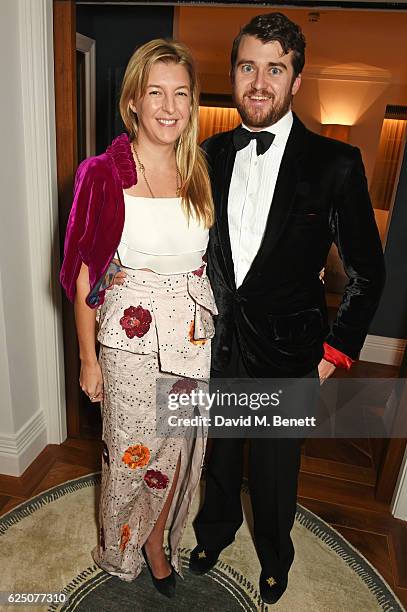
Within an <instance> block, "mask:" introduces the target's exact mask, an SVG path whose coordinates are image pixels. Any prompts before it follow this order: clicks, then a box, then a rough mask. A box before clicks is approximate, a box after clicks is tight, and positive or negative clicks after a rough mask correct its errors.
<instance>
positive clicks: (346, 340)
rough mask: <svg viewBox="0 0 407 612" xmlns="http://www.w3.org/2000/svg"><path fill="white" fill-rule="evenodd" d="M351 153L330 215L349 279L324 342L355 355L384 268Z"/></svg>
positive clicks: (357, 161) (360, 171)
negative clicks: (350, 158) (334, 208)
mask: <svg viewBox="0 0 407 612" xmlns="http://www.w3.org/2000/svg"><path fill="white" fill-rule="evenodd" d="M352 153H353V157H354V159H353V160H352V161H351V163H350V164H349V167H348V171H347V174H346V176H345V179H344V181H343V185H342V189H341V193H340V195H339V199H338V202H337V206H336V211H335V214H334V218H333V234H334V241H335V244H336V246H337V247H338V252H339V255H340V257H341V259H342V262H343V266H344V269H345V272H346V274H347V276H348V278H349V281H348V283H347V285H346V288H345V291H344V294H343V297H342V302H341V305H340V307H339V310H338V313H337V317H336V319H335V321H334V322H333V325H332V330H331V333H330V334H329V335H328V337H327V338H326V342H327V343H328V344H329V345H330V346H331V347H333V348H336V349H337V350H339V351H341V352H342V353H344V354H345V355H347V356H349V357H350V358H352V359H357V358H358V356H359V352H360V350H361V348H362V346H363V342H364V340H365V337H366V335H367V332H368V329H369V325H370V322H371V320H372V318H373V316H374V313H375V311H376V309H377V306H378V304H379V300H380V296H381V293H382V290H383V286H384V282H385V268H384V257H383V251H382V245H381V241H380V237H379V232H378V230H377V226H376V222H375V218H374V214H373V208H372V204H371V202H370V197H369V193H368V188H367V181H366V176H365V171H364V167H363V162H362V158H361V155H360V151H359V149H356V148H354V149H353V150H352Z"/></svg>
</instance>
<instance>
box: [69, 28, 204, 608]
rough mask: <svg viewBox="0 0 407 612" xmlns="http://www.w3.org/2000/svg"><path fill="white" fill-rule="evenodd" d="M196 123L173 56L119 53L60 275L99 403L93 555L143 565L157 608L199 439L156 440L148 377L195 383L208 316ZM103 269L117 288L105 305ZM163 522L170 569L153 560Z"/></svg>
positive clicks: (151, 48) (157, 43)
mask: <svg viewBox="0 0 407 612" xmlns="http://www.w3.org/2000/svg"><path fill="white" fill-rule="evenodd" d="M198 111H199V109H198V86H197V79H196V73H195V68H194V65H193V60H192V58H191V55H190V53H189V51H188V50H187V49H186V47H184V46H183V45H181V44H179V43H175V42H168V41H165V40H153V41H151V42H149V43H147V44H145V45H143V46H142V47H140V48H139V49H138V50H137V51H136V52H135V53H134V54H133V56H132V57H131V59H130V62H129V64H128V66H127V69H126V73H125V76H124V80H123V84H122V93H121V99H120V112H121V115H122V118H123V121H124V124H125V126H126V128H127V130H128V133H129V136H127V135H125V134H122V135H121V136H119V137H118V138H116V139H115V140H114V141H113V143H112V144H111V145H110V146H109V147H108V149H107V151H106V152H105V153H104V154H103V155H99V156H97V157H93V158H89V159H87V160H85V161H84V162H83V163H82V164H81V165H80V167H79V169H78V172H77V176H76V181H75V195H74V202H73V206H72V210H71V214H70V218H69V221H68V227H67V235H66V241H65V256H64V263H63V266H62V271H61V282H62V284H63V286H64V288H65V290H66V292H67V295H68V297H69V298H70V299H71V300H72V301H74V305H75V318H76V326H77V332H78V339H79V349H80V359H81V372H80V385H81V388H82V389H83V391H84V392H85V393H87V395H88V396H89V397H90V399H91V401H92V402H98V401H101V402H102V416H103V462H102V465H103V471H102V494H101V501H100V543H99V546H97V547H96V548H95V549H94V550H93V557H94V559H95V562H96V563H97V564H98V565H99V566H100V567H102V568H103V569H104V570H106V571H107V572H109V573H111V574H113V575H115V576H118V577H119V578H121V579H122V580H127V581H130V580H133V579H135V578H136V577H137V576H138V574H139V573H140V571H141V569H142V566H143V563H144V561H143V556H144V559H145V561H146V562H147V565H148V567H149V569H150V572H151V575H152V579H153V583H154V585H155V586H156V588H157V589H158V590H159V591H160V592H161V593H163V594H164V595H166V596H169V597H171V596H173V595H174V588H175V575H174V571H173V568H175V570H176V571H177V572H179V573H181V568H180V560H179V553H178V548H179V543H180V539H181V536H182V532H183V529H184V526H185V523H186V519H187V514H188V511H189V507H190V503H191V500H192V496H193V492H194V490H195V489H196V487H197V485H198V482H199V476H200V469H201V465H202V461H203V455H204V447H205V436H204V435H198V436H197V437H195V438H192V437H190V436H189V437H184V438H182V437H166V438H158V437H157V434H156V415H155V398H156V396H155V387H156V378H157V377H159V376H161V377H164V378H168V379H169V382H170V383H171V384H172V390H173V391H177V390H178V391H179V390H180V388H183V386H185V384H186V386H187V387H188V385H191V381H187V382H185V381H184V382H183V381H182V378H181V379H180V377H188V378H189V379H192V378H198V379H204V378H206V377H208V376H209V360H210V338H211V337H212V336H213V333H214V328H213V322H212V314H215V313H216V306H215V304H214V300H213V295H212V292H211V289H210V285H209V281H208V279H207V277H206V273H205V263H204V262H203V259H202V257H203V256H204V254H205V249H206V245H207V241H208V228H209V227H210V226H211V224H212V223H213V216H214V213H213V203H212V197H211V192H210V183H209V178H208V173H207V169H206V165H205V161H204V158H203V154H202V152H201V151H200V149H199V147H198V146H197V135H198ZM117 264H120V265H121V266H122V268H123V270H124V271H125V273H126V274H125V279H124V281H123V284H122V285H115V286H114V287H113V288H112V289H110V291H108V292H106V293H105V289H106V288H107V287H108V285H110V283H111V281H112V279H113V277H114V274H115V272H117V270H119V266H118V265H117ZM97 306H100V308H99V309H98V310H99V313H98V315H99V331H98V335H97V338H98V340H99V342H100V344H101V350H100V354H99V361H98V360H97V357H96V352H95V325H96V310H95V307H97ZM193 384H194V383H193V381H192V385H193ZM170 386H171V385H170ZM200 433H201V434H202V432H200ZM166 524H167V525H168V527H169V545H170V551H171V558H170V561H171V564H170V563H169V561H168V559H167V558H166V556H165V553H164V550H163V534H164V528H165V526H166Z"/></svg>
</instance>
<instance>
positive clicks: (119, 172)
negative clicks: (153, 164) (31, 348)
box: [60, 134, 137, 308]
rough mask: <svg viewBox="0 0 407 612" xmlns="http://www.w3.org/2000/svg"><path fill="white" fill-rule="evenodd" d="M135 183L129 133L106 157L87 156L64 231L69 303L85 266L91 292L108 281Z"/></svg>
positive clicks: (99, 298)
mask: <svg viewBox="0 0 407 612" xmlns="http://www.w3.org/2000/svg"><path fill="white" fill-rule="evenodd" d="M136 183H137V172H136V166H135V163H134V160H133V155H132V152H131V148H130V141H129V138H128V136H127V134H121V135H120V136H118V137H117V138H116V139H115V140H113V142H112V144H111V145H110V146H109V147H108V148H107V149H106V152H105V153H102V155H97V156H95V157H89V158H88V159H85V160H84V161H83V162H82V163H81V164H80V166H79V168H78V170H77V172H76V177H75V186H74V199H73V203H72V208H71V212H70V215H69V219H68V225H67V228H66V236H65V245H64V260H63V264H62V268H61V274H60V280H61V283H62V286H63V288H64V289H65V292H66V295H67V296H68V299H69V300H71V302H73V301H74V299H75V293H76V280H77V278H78V275H79V271H80V268H81V264H82V262H84V263H85V264H86V265H87V266H88V268H89V284H90V288H91V292H92V290H93V289H94V288H95V286H96V285H97V284H98V283H99V282H100V280H101V279H102V278H103V277H104V275H105V273H106V271H107V268H108V267H109V264H110V262H111V261H112V259H113V257H114V255H115V252H116V249H117V247H118V245H119V242H120V238H121V235H122V232H123V226H124V197H123V189H128V188H129V187H132V186H133V185H135V184H136ZM104 295H105V291H104V290H101V291H99V292H98V294H97V300H96V303H95V301H94V302H93V303H90V302H89V301H88V298H89V295H88V297H87V299H86V301H87V303H88V305H89V306H91V307H92V308H95V307H97V306H100V304H103V301H104Z"/></svg>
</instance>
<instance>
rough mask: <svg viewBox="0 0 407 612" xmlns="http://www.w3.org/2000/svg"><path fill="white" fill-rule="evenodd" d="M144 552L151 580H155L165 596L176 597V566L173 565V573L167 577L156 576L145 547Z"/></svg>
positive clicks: (155, 583)
mask: <svg viewBox="0 0 407 612" xmlns="http://www.w3.org/2000/svg"><path fill="white" fill-rule="evenodd" d="M141 551H142V553H143V557H144V559H145V562H146V563H147V567H148V570H149V572H150V576H151V580H152V581H153V585H154V586H155V588H156V589H157V591H158V592H159V593H161V595H164V597H169V598H171V597H175V572H174V568H173V567H171V574H170V575H169V576H166V577H165V578H156V577H155V576H154V574H153V570H152V569H151V567H150V563H149V561H148V557H147V554H146V551H145V549H144V546H143V548H142V549H141Z"/></svg>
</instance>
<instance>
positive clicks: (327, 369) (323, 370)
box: [318, 359, 336, 385]
mask: <svg viewBox="0 0 407 612" xmlns="http://www.w3.org/2000/svg"><path fill="white" fill-rule="evenodd" d="M335 370H336V367H335V366H334V364H333V363H331V362H330V361H327V360H326V359H321V361H320V362H319V364H318V374H319V384H320V385H323V384H324V382H325V381H326V379H327V378H329V377H330V376H332V374H333V373H334V372H335Z"/></svg>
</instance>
